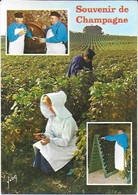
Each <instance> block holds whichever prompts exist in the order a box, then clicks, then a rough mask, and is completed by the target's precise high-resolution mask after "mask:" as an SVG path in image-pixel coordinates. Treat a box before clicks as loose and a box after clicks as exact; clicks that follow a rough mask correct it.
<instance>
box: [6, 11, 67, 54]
mask: <svg viewBox="0 0 138 195" xmlns="http://www.w3.org/2000/svg"><path fill="white" fill-rule="evenodd" d="M68 37H69V30H68V10H7V42H6V44H7V54H10V55H23V54H47V55H68V54H69V47H68V46H69V43H68Z"/></svg>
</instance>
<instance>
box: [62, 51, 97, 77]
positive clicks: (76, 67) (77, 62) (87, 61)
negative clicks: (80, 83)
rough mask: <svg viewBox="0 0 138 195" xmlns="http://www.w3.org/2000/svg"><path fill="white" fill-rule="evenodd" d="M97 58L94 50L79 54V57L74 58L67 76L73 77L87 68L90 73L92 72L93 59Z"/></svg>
mask: <svg viewBox="0 0 138 195" xmlns="http://www.w3.org/2000/svg"><path fill="white" fill-rule="evenodd" d="M93 56H95V52H94V51H93V50H92V49H90V48H89V49H87V50H86V51H85V52H84V53H83V54H79V55H77V56H74V58H73V59H72V61H71V63H70V65H69V67H68V71H67V74H66V75H67V76H68V77H71V76H73V75H77V73H78V72H79V71H80V70H82V69H84V68H86V69H88V70H89V71H90V72H92V58H93Z"/></svg>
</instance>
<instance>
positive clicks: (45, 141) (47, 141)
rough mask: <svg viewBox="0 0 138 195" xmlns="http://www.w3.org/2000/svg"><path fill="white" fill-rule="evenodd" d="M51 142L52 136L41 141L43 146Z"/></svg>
mask: <svg viewBox="0 0 138 195" xmlns="http://www.w3.org/2000/svg"><path fill="white" fill-rule="evenodd" d="M49 142H50V138H49V137H48V138H46V139H44V140H43V141H41V142H40V143H41V144H42V145H43V146H45V145H47V144H48V143H49Z"/></svg>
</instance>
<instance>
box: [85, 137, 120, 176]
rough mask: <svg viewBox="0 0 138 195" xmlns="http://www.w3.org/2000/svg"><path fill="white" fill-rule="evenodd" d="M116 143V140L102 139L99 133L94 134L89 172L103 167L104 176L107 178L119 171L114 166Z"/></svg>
mask: <svg viewBox="0 0 138 195" xmlns="http://www.w3.org/2000/svg"><path fill="white" fill-rule="evenodd" d="M114 145H115V142H111V141H107V140H101V139H100V135H99V134H96V135H95V136H94V140H93V146H92V152H91V156H90V161H89V162H90V163H89V173H92V172H95V171H97V170H100V169H103V171H104V176H105V178H107V177H109V176H111V175H113V174H115V173H117V172H118V170H116V169H115V166H114Z"/></svg>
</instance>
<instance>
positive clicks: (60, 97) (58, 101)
mask: <svg viewBox="0 0 138 195" xmlns="http://www.w3.org/2000/svg"><path fill="white" fill-rule="evenodd" d="M44 96H48V97H49V98H50V100H51V102H52V108H53V110H54V111H55V114H56V116H58V117H59V118H64V119H65V118H68V117H70V116H72V114H71V113H70V112H69V111H68V110H67V108H66V107H65V106H64V104H65V102H66V100H67V96H66V94H65V93H64V91H59V92H54V93H47V94H44V95H42V97H41V100H40V110H41V112H42V114H43V115H44V116H45V117H46V118H49V117H50V116H52V115H54V114H53V113H52V112H51V111H50V110H49V108H48V106H47V105H46V104H45V103H44V102H43V98H44Z"/></svg>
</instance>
